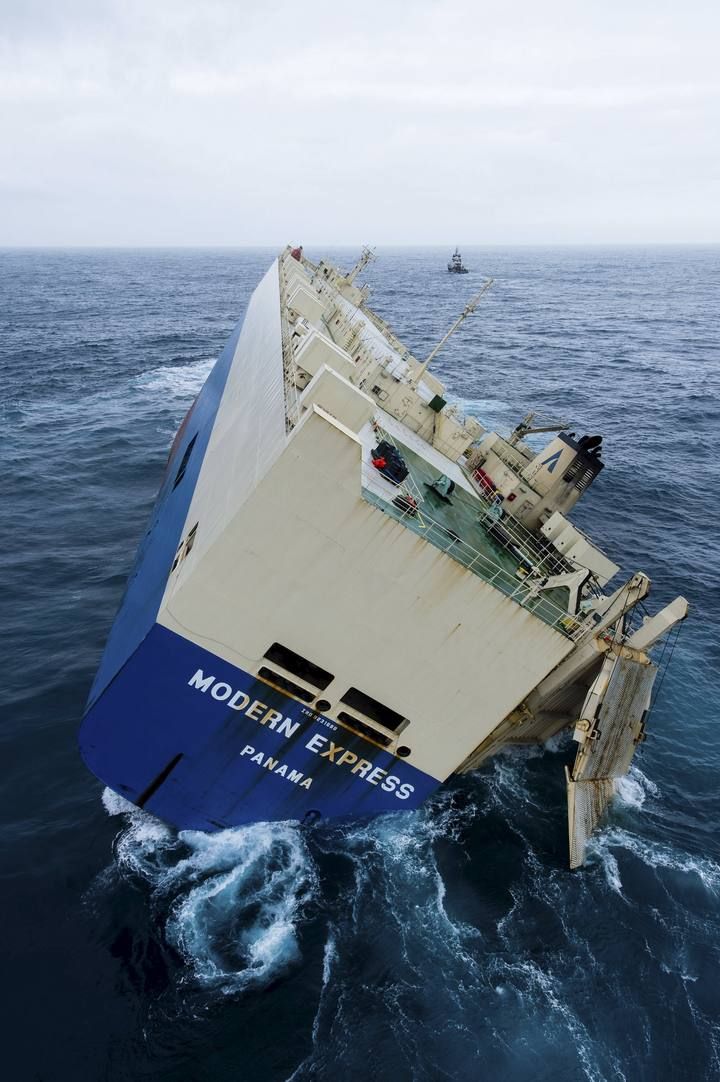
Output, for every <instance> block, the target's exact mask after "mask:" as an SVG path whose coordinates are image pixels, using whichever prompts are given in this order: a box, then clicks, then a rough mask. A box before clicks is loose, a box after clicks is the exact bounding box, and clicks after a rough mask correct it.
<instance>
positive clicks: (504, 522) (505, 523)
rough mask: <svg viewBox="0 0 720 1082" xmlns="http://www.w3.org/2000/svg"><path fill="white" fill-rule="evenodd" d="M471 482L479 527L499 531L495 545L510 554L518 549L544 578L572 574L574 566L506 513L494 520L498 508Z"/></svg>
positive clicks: (478, 486) (491, 499) (548, 543)
mask: <svg viewBox="0 0 720 1082" xmlns="http://www.w3.org/2000/svg"><path fill="white" fill-rule="evenodd" d="M464 472H465V476H469V474H468V472H466V471H464ZM471 480H472V482H473V486H474V488H475V494H476V496H477V499H478V502H479V504H480V517H479V522H480V525H481V526H484V527H485V529H486V530H489V529H491V528H492V527H493V526H494V525H496V524H497V526H498V527H499V529H498V530H497V531H496V535H497V536H496V537H495V541H496V543H497V544H501V545H503V547H505V548H509V549H511V551H512V547H515V548H518V549H520V550H521V551H522V552H523V554H525V555H526V556H527V558H528V559H529V560H531V561H532V563H533V564H535V565H536V566H537V567H538V569H539V570H540V571H541V572H542V573H543V574H544V575H564V574H566V572H568V571H573V570H574V567H573V565H572V564H570V563H569V562H568V561H567V560H566V559H565V558H564V557H563V556H562V555H561V553H559V552H558V551H557V549H555V548H554V547H553V546H552V544H551V543H550V542H549V541H540V540H539V539H538V537H536V535H535V534H534V533H532V532H531V531H530V530H529V529H528V528H527V526H523V524H522V523H521V522H518V520H517V519H515V518H513V517H512V515H510V514H507V513H506V514H504V515H503V517H502V518H497V517H496V516H495V515H494V514H493V510H494V509H495V507H496V506H497V504H496V503H495V502H494V500H493V498H492V497H491V496H489V495H488V494H487V492H486V491H485V490H484V489H483V488H482V486H481V485H479V484H478V482H477V481H475V478H471ZM502 534H506V535H507V537H508V538H509V542H505V541H504V540H503V539H502V536H501V535H502Z"/></svg>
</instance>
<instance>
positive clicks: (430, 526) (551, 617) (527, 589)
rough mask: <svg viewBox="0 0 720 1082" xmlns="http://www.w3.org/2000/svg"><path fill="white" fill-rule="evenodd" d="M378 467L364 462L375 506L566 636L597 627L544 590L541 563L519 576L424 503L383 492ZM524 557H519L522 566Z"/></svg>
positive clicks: (368, 495) (365, 487) (367, 493)
mask: <svg viewBox="0 0 720 1082" xmlns="http://www.w3.org/2000/svg"><path fill="white" fill-rule="evenodd" d="M374 474H375V470H374V468H373V467H368V466H366V465H365V464H363V467H362V477H363V484H362V491H363V498H364V499H365V500H366V501H367V502H368V503H370V504H371V505H372V506H375V507H378V508H379V509H380V510H382V511H385V512H386V513H390V514H391V516H392V517H393V518H394V519H395V520H396V521H397V522H400V523H402V524H403V525H404V526H406V527H407V528H408V529H411V530H412V531H413V533H416V534H418V535H419V536H420V537H422V538H424V540H426V541H428V542H429V543H430V544H431V545H433V546H434V547H435V548H437V549H439V550H440V551H442V552H444V553H445V554H446V555H447V556H449V557H450V558H451V559H452V560H455V561H456V562H457V563H459V564H461V565H462V566H463V567H465V568H466V569H467V570H468V571H470V572H472V573H473V574H475V575H477V576H478V578H481V579H483V580H484V581H485V582H486V583H488V585H489V586H493V587H495V589H497V590H499V591H500V592H501V593H503V594H505V596H506V597H508V598H509V599H510V600H511V601H514V602H515V603H516V604H517V605H520V606H521V607H522V608H524V609H526V610H527V611H529V612H531V613H533V615H534V616H536V617H538V618H539V619H541V620H542V621H543V622H544V623H546V624H549V625H550V626H551V627H553V628H555V630H556V631H559V632H560V633H561V634H563V635H564V636H565V637H566V638H569V639H572V640H574V641H575V642H579V641H580V640H581V639H583V638H584V637H585V636H586V635H587V634H589V633H590V632H591V631H592V630H593V628H594V622H593V620H592V619H591V618H588V617H581V618H578V617H575V616H573V615H572V614H571V613H568V612H567V610H566V609H563V608H561V607H560V606H559V605H557V604H556V603H555V602H554V601H553V600H552V599H551V598H549V597H548V596H547V595H546V594H545V593H543V590H542V584H543V582H544V580H545V579H546V578H547V574H546V573H544V572H542V570H541V569H540V568H539V567H535V566H529V567H528V568H527V573H526V574H525V575H524V577H523V578H521V579H518V578H517V575H516V574H513V573H512V572H511V571H509V570H508V569H507V568H505V567H502V566H501V564H499V563H497V562H496V561H495V560H493V559H492V557H491V556H489V555H488V554H487V553H484V552H480V551H479V550H478V549H476V548H474V547H473V546H472V545H470V544H469V543H468V542H467V541H465V540H463V538H461V537H460V536H459V535H458V534H456V533H454V532H453V531H452V530H450V529H448V528H447V527H446V526H443V525H442V524H441V523H440V522H438V521H437V520H436V519H434V518H433V517H432V516H430V515H429V514H428V513H427V511H426V510H425V508H424V507H420V506H416V507H412V506H410V507H408V506H407V505H406V504H405V503H404V502H401V503H400V505H399V506H398V504H396V503H395V502H394V500H393V499H390V498H387V497H384V496H382V495H380V494H379V492H378V488H377V483H376V478H375V476H374ZM396 488H397V490H398V496H402V495H403V493H402V489H401V486H396ZM522 566H523V561H519V560H518V568H520V567H522Z"/></svg>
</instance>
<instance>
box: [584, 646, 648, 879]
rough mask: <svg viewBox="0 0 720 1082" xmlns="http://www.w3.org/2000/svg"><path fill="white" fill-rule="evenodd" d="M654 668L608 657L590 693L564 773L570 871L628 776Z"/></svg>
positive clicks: (641, 730) (641, 732)
mask: <svg viewBox="0 0 720 1082" xmlns="http://www.w3.org/2000/svg"><path fill="white" fill-rule="evenodd" d="M656 674H657V667H656V666H655V665H653V664H651V663H649V662H648V661H647V660H646V659H642V660H640V659H638V658H636V657H631V658H627V657H617V656H614V657H610V658H608V659H607V660H606V662H605V666H604V669H603V671H602V672H601V674H600V676H599V677H598V680H597V681H596V682H595V684H594V685H593V687H592V688H591V689H590V691H589V692H588V696H587V698H586V700H585V705H584V706H583V716H582V718H581V720H580V721H579V722H578V724H577V726H576V729H575V739H576V740H577V741H578V742H579V743H580V747H579V749H578V753H577V756H576V758H575V764H574V766H573V769H572V773H570V772H569V771H567V768H566V774H567V797H568V830H569V837H570V867H571V868H579V867H580V865H581V864H582V863H583V862H584V860H585V849H586V846H587V842H588V839H589V837H590V835H591V834H592V832H593V830H594V829H595V827H596V826H597V824H598V822H599V821H600V819H601V818H602V816H603V814H604V812H605V809H606V807H607V805H608V802H609V800H610V798H611V796H612V795H613V792H614V779H615V778H619V777H622V776H623V775H624V774H627V772H628V770H629V769H630V763H631V762H632V757H633V755H634V754H635V749H636V747H637V746H638V744H639V743H640V742H641V741H642V739H643V736H644V728H645V723H644V719H645V714H646V713H647V709H648V706H649V703H650V692H651V691H652V686H653V682H654V680H655V676H656Z"/></svg>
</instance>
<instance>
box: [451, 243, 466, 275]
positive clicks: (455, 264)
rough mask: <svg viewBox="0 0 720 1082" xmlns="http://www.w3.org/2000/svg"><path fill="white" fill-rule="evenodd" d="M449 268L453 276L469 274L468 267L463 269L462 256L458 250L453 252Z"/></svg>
mask: <svg viewBox="0 0 720 1082" xmlns="http://www.w3.org/2000/svg"><path fill="white" fill-rule="evenodd" d="M447 267H448V270H449V271H450V273H451V274H467V272H468V269H467V267H463V261H462V256H461V255H460V252H459V250H458V249H457V248H456V249H455V251H454V252H453V254H452V258H451V260H450V262H449V263H448V265H447Z"/></svg>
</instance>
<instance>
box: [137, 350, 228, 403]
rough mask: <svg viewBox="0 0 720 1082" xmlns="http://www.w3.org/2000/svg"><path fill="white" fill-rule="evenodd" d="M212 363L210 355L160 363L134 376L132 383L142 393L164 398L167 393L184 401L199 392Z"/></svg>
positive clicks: (212, 358) (213, 359) (213, 360)
mask: <svg viewBox="0 0 720 1082" xmlns="http://www.w3.org/2000/svg"><path fill="white" fill-rule="evenodd" d="M214 364H215V358H214V357H211V358H203V360H200V361H191V362H190V363H189V364H175V365H161V366H160V367H159V368H151V369H149V370H148V371H147V372H143V373H142V374H141V375H139V376H136V377H135V379H134V380H133V384H134V386H135V387H136V388H137V389H138V390H139V391H141V392H142V393H143V395H145V394H147V393H148V392H149V393H150V394H152V395H157V396H159V397H162V398H163V399H164V400H166V399H167V397H168V395H169V396H171V397H172V398H176V399H182V400H183V401H184V400H187V399H190V398H193V397H194V396H195V395H196V394H198V393H199V392H200V390H201V388H202V386H203V384H204V383H205V380H206V379H207V377H208V376H209V375H210V372H211V371H212V368H213V365H214Z"/></svg>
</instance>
